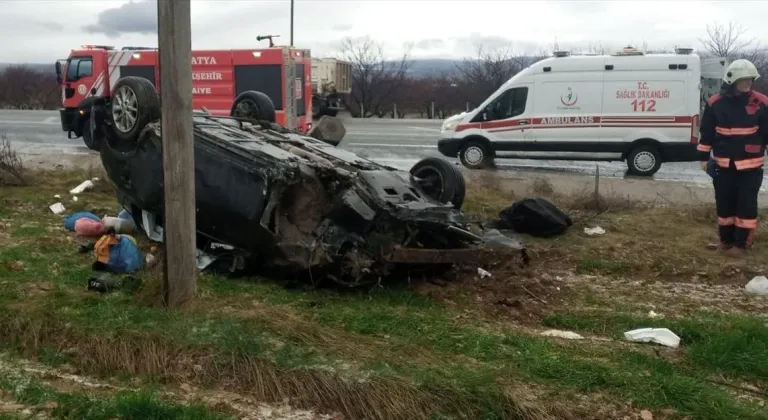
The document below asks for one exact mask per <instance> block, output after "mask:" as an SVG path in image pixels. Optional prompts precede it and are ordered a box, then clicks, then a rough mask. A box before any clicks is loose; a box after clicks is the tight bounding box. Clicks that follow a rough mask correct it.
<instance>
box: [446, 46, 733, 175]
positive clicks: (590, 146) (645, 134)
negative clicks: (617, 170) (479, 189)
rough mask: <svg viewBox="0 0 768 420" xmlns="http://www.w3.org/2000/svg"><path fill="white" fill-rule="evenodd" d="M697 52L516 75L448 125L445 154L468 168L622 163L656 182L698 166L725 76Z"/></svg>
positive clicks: (542, 64)
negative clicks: (663, 171)
mask: <svg viewBox="0 0 768 420" xmlns="http://www.w3.org/2000/svg"><path fill="white" fill-rule="evenodd" d="M727 64H728V63H727V62H726V61H725V60H723V59H719V58H712V59H709V58H707V59H701V58H700V57H699V56H698V55H696V54H693V50H692V49H682V48H681V49H677V50H676V51H675V53H674V54H673V53H670V54H644V53H643V52H640V51H637V50H635V49H633V48H631V47H629V48H625V49H624V50H622V51H620V52H618V53H615V54H612V55H571V54H569V53H567V52H557V53H555V54H554V57H550V58H547V59H544V60H541V61H539V62H537V63H535V64H533V65H531V66H530V67H528V68H526V69H524V70H522V71H521V72H520V73H518V74H516V75H515V76H514V77H512V78H511V79H510V80H509V81H508V82H506V83H505V84H504V85H503V86H502V87H501V88H499V90H497V91H496V92H494V93H493V94H492V95H491V96H490V97H489V98H488V99H486V100H485V101H484V102H483V103H482V104H481V105H480V106H479V107H477V108H476V109H474V110H472V111H469V112H463V113H461V114H459V115H455V116H452V117H450V118H448V119H446V120H445V121H444V122H443V126H442V128H441V130H440V131H441V139H440V140H439V141H438V146H437V147H438V150H439V151H440V153H442V154H443V155H445V156H448V157H459V159H460V160H461V162H462V164H463V165H464V166H466V167H468V168H483V167H486V166H488V165H489V164H491V163H492V162H493V159H494V158H496V157H498V158H524V159H548V160H588V161H616V160H625V161H626V162H627V167H628V168H629V172H630V173H631V174H634V175H644V176H651V175H653V174H654V173H656V171H658V170H659V167H660V166H661V164H662V162H692V161H696V160H697V155H696V143H697V142H698V126H699V115H700V113H701V111H702V109H703V106H704V103H705V101H706V99H707V98H708V97H709V96H710V95H712V94H714V93H716V92H717V91H718V90H719V88H720V84H721V82H722V77H723V75H724V74H725V68H726V67H727Z"/></svg>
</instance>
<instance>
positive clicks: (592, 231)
mask: <svg viewBox="0 0 768 420" xmlns="http://www.w3.org/2000/svg"><path fill="white" fill-rule="evenodd" d="M584 233H586V234H587V235H589V236H600V235H604V234H605V229H603V228H601V227H600V226H595V227H593V228H584Z"/></svg>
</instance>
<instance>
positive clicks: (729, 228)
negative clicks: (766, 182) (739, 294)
mask: <svg viewBox="0 0 768 420" xmlns="http://www.w3.org/2000/svg"><path fill="white" fill-rule="evenodd" d="M759 77H760V75H759V74H758V72H757V68H756V67H755V65H754V64H752V63H751V62H750V61H749V60H736V61H734V62H733V63H731V65H730V66H728V68H727V69H726V72H725V77H723V80H724V81H725V84H724V89H723V90H722V91H721V92H720V93H719V94H716V95H713V96H712V97H711V98H709V100H708V101H707V104H706V105H705V107H704V112H703V114H702V117H701V136H700V139H699V144H698V147H697V150H698V152H699V160H700V161H701V167H702V169H703V170H704V171H707V169H708V167H707V166H708V165H709V164H711V163H708V162H709V159H710V152H711V154H712V157H714V160H715V164H716V165H717V166H718V169H719V171H718V174H717V176H715V177H714V180H713V183H714V186H715V205H716V207H717V222H718V225H719V235H720V243H719V245H718V251H720V252H723V253H725V254H727V255H731V256H740V255H741V254H742V253H743V251H744V250H745V249H747V248H749V247H750V246H751V245H752V240H753V233H754V231H755V229H756V228H757V196H758V192H759V191H760V186H761V185H762V183H763V163H764V162H765V147H766V143H768V97H766V96H765V95H763V94H761V93H759V92H756V91H754V90H752V83H753V82H754V81H755V80H756V79H757V78H759ZM709 169H711V168H709Z"/></svg>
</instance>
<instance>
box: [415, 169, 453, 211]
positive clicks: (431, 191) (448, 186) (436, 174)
mask: <svg viewBox="0 0 768 420" xmlns="http://www.w3.org/2000/svg"><path fill="white" fill-rule="evenodd" d="M410 172H411V176H413V178H415V181H416V183H417V184H418V185H419V187H421V189H422V191H424V192H425V193H426V194H427V195H428V196H429V197H430V198H432V199H433V200H437V201H439V202H441V203H443V204H448V203H450V204H452V205H453V207H455V208H456V209H461V206H462V205H464V196H465V194H466V191H467V187H466V183H465V181H464V175H463V174H462V173H461V170H460V169H459V168H457V167H456V165H454V164H452V163H451V162H448V161H447V160H444V159H441V158H438V157H428V158H424V159H422V160H420V161H418V162H416V164H415V165H413V166H412V167H411V170H410Z"/></svg>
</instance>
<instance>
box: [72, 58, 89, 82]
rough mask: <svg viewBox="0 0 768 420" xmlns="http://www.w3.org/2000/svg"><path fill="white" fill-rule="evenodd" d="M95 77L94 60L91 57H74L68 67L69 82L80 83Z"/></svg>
mask: <svg viewBox="0 0 768 420" xmlns="http://www.w3.org/2000/svg"><path fill="white" fill-rule="evenodd" d="M92 75H93V60H92V59H91V57H72V58H71V59H70V60H69V65H68V66H67V80H68V81H70V82H75V81H78V80H80V79H82V78H84V77H89V76H92Z"/></svg>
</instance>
